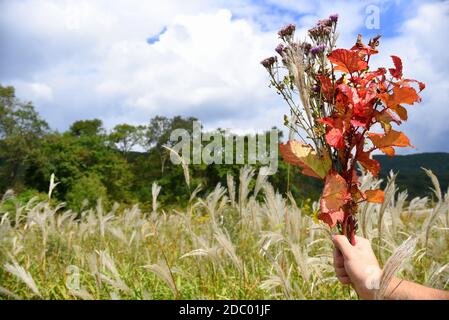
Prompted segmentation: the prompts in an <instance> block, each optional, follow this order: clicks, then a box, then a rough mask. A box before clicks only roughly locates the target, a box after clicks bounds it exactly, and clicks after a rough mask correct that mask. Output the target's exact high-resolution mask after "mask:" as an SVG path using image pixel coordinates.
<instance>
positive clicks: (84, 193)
mask: <svg viewBox="0 0 449 320" xmlns="http://www.w3.org/2000/svg"><path fill="white" fill-rule="evenodd" d="M100 199H101V201H102V203H103V204H104V205H106V206H107V205H108V204H109V199H108V192H107V189H106V187H105V186H104V184H103V183H102V182H101V179H100V177H99V176H98V175H96V174H93V173H91V174H89V175H87V176H83V177H81V178H80V179H79V180H78V181H76V183H75V184H73V185H72V186H71V188H70V190H69V192H68V193H67V195H66V201H67V204H68V205H69V207H70V208H72V209H73V210H75V212H79V211H80V210H81V209H82V207H83V205H84V204H86V205H89V206H92V205H95V203H96V201H97V200H100ZM86 202H87V203H86Z"/></svg>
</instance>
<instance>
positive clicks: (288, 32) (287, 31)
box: [278, 24, 296, 38]
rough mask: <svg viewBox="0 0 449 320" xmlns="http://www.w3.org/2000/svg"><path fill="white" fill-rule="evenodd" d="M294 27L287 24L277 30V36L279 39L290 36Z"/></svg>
mask: <svg viewBox="0 0 449 320" xmlns="http://www.w3.org/2000/svg"><path fill="white" fill-rule="evenodd" d="M295 29H296V26H295V25H294V24H289V25H286V26H285V27H283V28H282V29H281V30H279V32H278V35H279V37H281V38H285V37H288V36H291V35H292V34H293V32H295Z"/></svg>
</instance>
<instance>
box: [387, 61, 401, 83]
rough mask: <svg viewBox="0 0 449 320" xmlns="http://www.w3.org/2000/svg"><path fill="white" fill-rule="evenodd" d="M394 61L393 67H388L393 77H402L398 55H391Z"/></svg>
mask: <svg viewBox="0 0 449 320" xmlns="http://www.w3.org/2000/svg"><path fill="white" fill-rule="evenodd" d="M391 58H392V59H393V63H394V68H390V69H388V70H389V71H390V73H391V75H392V76H393V77H395V78H396V79H400V78H402V61H401V58H399V57H398V56H391Z"/></svg>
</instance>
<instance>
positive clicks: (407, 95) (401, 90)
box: [379, 86, 421, 108]
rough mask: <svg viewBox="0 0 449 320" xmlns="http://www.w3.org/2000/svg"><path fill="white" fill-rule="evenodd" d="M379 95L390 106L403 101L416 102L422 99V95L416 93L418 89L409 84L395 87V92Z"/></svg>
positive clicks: (407, 102) (406, 102)
mask: <svg viewBox="0 0 449 320" xmlns="http://www.w3.org/2000/svg"><path fill="white" fill-rule="evenodd" d="M379 96H380V98H381V99H382V101H383V102H385V104H386V105H387V107H389V108H391V107H395V106H397V105H399V104H403V103H405V104H414V103H415V102H419V101H421V97H420V96H419V95H418V93H416V90H415V89H414V88H412V87H408V86H402V87H394V88H393V94H391V95H390V94H387V93H384V94H381V95H379Z"/></svg>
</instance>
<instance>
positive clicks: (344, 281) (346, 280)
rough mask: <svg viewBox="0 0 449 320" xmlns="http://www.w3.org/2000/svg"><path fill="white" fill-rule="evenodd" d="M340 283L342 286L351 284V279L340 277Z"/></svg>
mask: <svg viewBox="0 0 449 320" xmlns="http://www.w3.org/2000/svg"><path fill="white" fill-rule="evenodd" d="M337 278H338V281H340V282H341V283H342V284H351V279H349V277H339V276H337Z"/></svg>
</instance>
